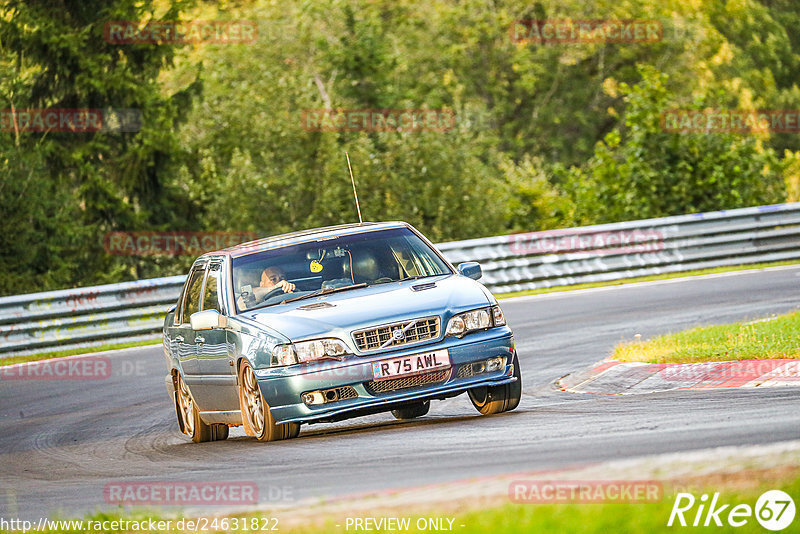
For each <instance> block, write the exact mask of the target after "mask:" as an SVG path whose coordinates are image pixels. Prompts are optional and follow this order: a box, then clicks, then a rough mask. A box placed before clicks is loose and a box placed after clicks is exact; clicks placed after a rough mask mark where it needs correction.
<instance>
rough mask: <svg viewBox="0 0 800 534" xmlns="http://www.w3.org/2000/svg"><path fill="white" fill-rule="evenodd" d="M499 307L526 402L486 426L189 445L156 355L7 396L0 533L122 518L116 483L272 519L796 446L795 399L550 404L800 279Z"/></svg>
mask: <svg viewBox="0 0 800 534" xmlns="http://www.w3.org/2000/svg"><path fill="white" fill-rule="evenodd" d="M502 305H503V308H504V310H505V312H506V316H507V317H508V320H509V323H510V324H511V326H512V327H513V328H514V331H515V334H516V340H517V348H518V352H519V356H520V361H521V367H522V373H523V384H524V396H523V399H522V402H521V403H520V406H519V408H518V409H517V410H516V411H514V412H511V413H507V414H501V415H496V416H491V417H482V416H479V415H478V414H477V412H476V411H475V410H474V408H473V407H472V405H471V404H470V403H469V400H468V399H467V398H466V396H461V397H457V398H454V399H449V400H447V401H441V402H435V403H434V404H433V405H432V407H431V412H430V414H429V415H428V416H426V417H424V418H422V419H420V420H417V421H413V422H399V421H395V420H394V419H393V418H392V416H391V415H390V414H382V415H377V416H371V417H364V418H359V419H353V420H350V421H345V422H342V423H337V424H335V425H331V424H329V425H312V426H304V427H303V431H302V433H301V435H300V437H299V438H298V439H295V440H290V441H286V442H277V443H267V444H261V443H257V442H255V441H254V440H252V439H250V438H247V437H245V436H244V434H243V432H242V431H241V430H239V429H236V430H234V431H232V433H231V438H229V439H228V440H227V441H223V442H214V443H205V444H200V445H195V444H192V443H191V442H189V441H188V440H187V439H186V437H185V436H183V435H182V434H180V433H179V432H178V428H177V423H176V421H175V414H174V410H173V408H172V405H171V403H170V400H169V398H168V397H167V394H166V390H165V388H164V379H163V376H164V373H165V371H166V367H165V364H164V360H163V356H162V355H161V349H160V347H147V348H139V349H131V350H123V351H118V352H116V353H113V354H111V355H109V358H110V359H111V363H112V373H111V376H110V377H108V378H105V379H100V380H82V381H46V380H30V379H28V380H3V381H0V428H2V432H0V517H3V518H9V517H13V518H27V519H33V520H37V519H38V518H40V517H53V516H55V515H58V516H61V517H64V516H76V515H82V514H83V513H85V512H92V511H95V510H98V509H108V508H113V506H109V505H107V504H106V503H105V499H104V493H103V490H104V487H106V485H107V484H116V483H120V482H162V481H198V482H208V481H240V482H254V483H256V484H257V485H258V487H259V496H260V501H261V502H262V503H264V504H265V505H270V506H272V505H281V504H289V503H290V502H292V501H294V500H297V499H303V498H307V497H330V498H334V497H336V498H339V497H342V496H344V495H347V494H354V493H360V492H366V491H373V490H385V489H397V488H405V487H412V486H417V485H423V484H429V483H435V482H445V481H453V480H459V479H466V478H472V477H476V476H482V475H491V474H502V473H513V472H520V471H533V470H543V469H558V468H565V467H573V466H577V465H585V464H587V463H593V462H598V461H604V460H612V459H621V458H628V457H632V456H638V455H646V454H655V453H666V452H680V451H690V450H695V449H703V448H709V447H716V446H728V445H749V444H763V443H772V442H778V441H784V440H792V439H798V438H800V389H798V388H771V389H769V390H766V389H765V390H757V389H751V390H714V391H682V392H665V393H659V394H650V395H633V396H600V395H580V394H571V393H564V392H560V391H557V390H555V389H554V388H553V382H554V381H555V380H556V379H558V378H559V377H561V376H563V375H565V374H567V373H570V372H572V371H577V370H579V369H582V368H584V367H586V366H588V365H590V364H592V363H594V362H596V361H598V360H600V359H602V358H604V357H605V356H607V355H608V354H609V352H610V351H611V349H612V347H613V346H614V344H615V343H617V342H618V341H620V340H622V339H631V338H632V337H633V336H634V335H635V334H637V333H639V334H642V336H643V337H644V338H647V337H650V336H653V335H655V334H660V333H665V332H669V331H675V330H680V329H684V328H687V327H690V326H695V325H699V324H713V323H724V322H729V321H735V320H742V319H746V318H753V319H755V318H759V317H764V316H767V315H770V314H773V313H783V312H788V311H791V310H795V309H798V308H800V267H793V268H788V269H779V270H771V271H761V272H753V273H750V274H738V275H727V276H717V277H714V278H703V279H684V280H680V281H669V282H665V283H657V284H652V283H651V284H646V285H631V286H622V287H617V288H610V289H602V290H589V291H581V292H570V293H557V294H549V295H542V296H536V297H524V298H519V299H513V300H506V301H503V302H502ZM208 511H211V512H213V510H208Z"/></svg>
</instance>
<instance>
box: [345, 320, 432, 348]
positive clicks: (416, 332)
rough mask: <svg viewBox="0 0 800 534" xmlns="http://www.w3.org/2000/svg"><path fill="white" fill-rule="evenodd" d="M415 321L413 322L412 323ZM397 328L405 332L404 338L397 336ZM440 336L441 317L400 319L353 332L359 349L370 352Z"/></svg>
mask: <svg viewBox="0 0 800 534" xmlns="http://www.w3.org/2000/svg"><path fill="white" fill-rule="evenodd" d="M412 323H413V324H412ZM396 330H399V331H402V332H403V337H402V338H395V337H393V334H394V332H395V331H396ZM437 337H439V317H438V316H436V317H423V318H421V319H414V320H411V321H400V322H397V323H391V324H387V325H383V326H378V327H375V328H365V329H364V330H357V331H355V332H353V341H354V342H355V344H356V347H357V348H358V350H360V351H362V352H369V351H373V350H378V349H381V348H391V347H397V346H400V345H412V344H414V343H421V342H423V341H428V340H431V339H436V338H437Z"/></svg>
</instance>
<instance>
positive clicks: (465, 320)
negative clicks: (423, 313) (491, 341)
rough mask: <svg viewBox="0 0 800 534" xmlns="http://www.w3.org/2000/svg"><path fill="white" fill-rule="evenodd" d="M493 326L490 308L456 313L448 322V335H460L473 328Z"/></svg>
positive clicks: (480, 328) (479, 328)
mask: <svg viewBox="0 0 800 534" xmlns="http://www.w3.org/2000/svg"><path fill="white" fill-rule="evenodd" d="M490 326H492V316H491V315H490V314H489V308H483V309H480V310H473V311H469V312H466V313H459V314H458V315H454V316H453V317H452V318H451V319H450V322H448V323H447V335H448V336H460V335H463V334H466V333H467V332H470V331H472V330H482V329H484V328H489V327H490Z"/></svg>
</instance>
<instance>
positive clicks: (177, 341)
mask: <svg viewBox="0 0 800 534" xmlns="http://www.w3.org/2000/svg"><path fill="white" fill-rule="evenodd" d="M175 343H183V336H175Z"/></svg>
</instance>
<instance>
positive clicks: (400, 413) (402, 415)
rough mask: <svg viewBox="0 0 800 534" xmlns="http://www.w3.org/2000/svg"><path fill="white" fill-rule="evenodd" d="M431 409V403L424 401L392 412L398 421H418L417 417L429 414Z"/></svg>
mask: <svg viewBox="0 0 800 534" xmlns="http://www.w3.org/2000/svg"><path fill="white" fill-rule="evenodd" d="M430 409H431V401H429V400H427V401H423V402H418V403H416V404H410V405H408V406H401V407H400V408H397V409H396V410H392V415H393V416H395V418H396V419H400V420H404V419H416V418H417V417H422V416H423V415H425V414H427V413H428V410H430Z"/></svg>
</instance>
